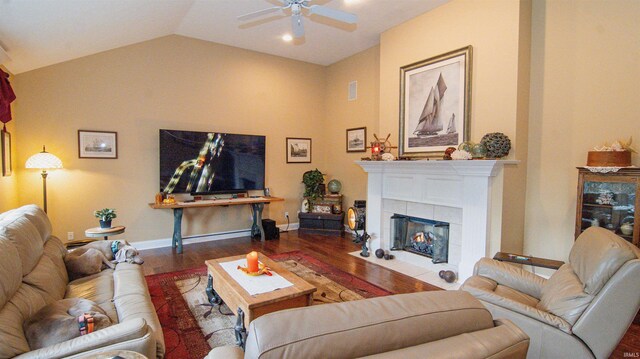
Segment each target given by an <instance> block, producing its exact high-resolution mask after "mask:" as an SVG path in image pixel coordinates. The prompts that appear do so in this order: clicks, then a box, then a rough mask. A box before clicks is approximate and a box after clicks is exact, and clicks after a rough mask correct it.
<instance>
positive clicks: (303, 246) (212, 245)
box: [141, 231, 640, 358]
mask: <svg viewBox="0 0 640 359" xmlns="http://www.w3.org/2000/svg"><path fill="white" fill-rule="evenodd" d="M351 239H352V238H351V236H349V235H346V236H345V237H344V238H341V237H336V236H320V235H308V234H304V235H298V232H297V231H290V232H282V233H280V239H279V240H272V241H266V242H263V243H261V242H260V241H256V240H251V238H249V237H244V238H234V239H226V240H220V241H213V242H205V243H197V244H188V245H185V246H184V253H183V254H176V253H175V250H173V249H171V248H160V249H149V250H145V251H141V256H142V258H143V259H144V260H145V263H144V265H143V269H144V272H145V275H150V274H157V273H165V272H173V271H179V270H182V269H188V268H196V267H203V266H204V261H205V260H207V259H213V258H221V257H228V256H234V255H240V254H244V253H248V252H250V251H252V250H255V251H259V252H262V253H264V254H266V255H267V256H268V255H271V254H277V253H284V252H290V251H295V250H299V251H303V252H304V253H306V254H309V255H311V256H313V257H315V258H317V259H320V260H321V261H323V262H325V263H327V264H331V265H333V266H335V267H337V268H339V269H341V270H343V271H345V272H348V273H351V274H353V275H355V276H357V277H360V278H362V279H364V280H366V281H368V282H371V283H373V284H376V285H378V286H380V287H382V288H384V289H386V290H389V291H391V292H394V293H410V292H418V291H426V290H438V288H436V287H434V286H432V285H430V284H427V283H424V282H421V281H419V280H417V279H414V278H412V277H409V276H406V275H404V274H400V273H398V272H394V271H392V270H389V269H386V268H383V267H380V266H378V265H375V264H373V263H369V262H366V261H364V260H361V259H360V258H357V257H354V256H352V255H349V252H353V251H356V250H360V246H359V245H357V244H354V243H353V242H352V241H351ZM639 355H640V322H638V321H637V320H636V322H635V323H634V324H632V325H631V327H630V328H629V330H628V331H627V333H626V335H625V336H624V338H623V339H622V341H621V342H620V344H619V345H618V347H617V348H616V350H615V351H614V353H613V355H612V356H611V358H630V357H632V358H637V357H638V356H639Z"/></svg>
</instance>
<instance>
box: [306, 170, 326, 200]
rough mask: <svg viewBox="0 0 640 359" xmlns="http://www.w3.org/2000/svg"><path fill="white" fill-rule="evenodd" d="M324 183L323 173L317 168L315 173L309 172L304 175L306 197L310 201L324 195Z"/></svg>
mask: <svg viewBox="0 0 640 359" xmlns="http://www.w3.org/2000/svg"><path fill="white" fill-rule="evenodd" d="M323 182H324V177H323V176H322V172H320V171H319V170H318V169H317V168H316V169H315V170H313V171H307V172H305V173H304V174H303V175H302V183H304V196H305V197H308V198H309V199H310V200H315V199H316V198H318V197H320V196H321V195H322V192H321V190H320V185H322V183H323Z"/></svg>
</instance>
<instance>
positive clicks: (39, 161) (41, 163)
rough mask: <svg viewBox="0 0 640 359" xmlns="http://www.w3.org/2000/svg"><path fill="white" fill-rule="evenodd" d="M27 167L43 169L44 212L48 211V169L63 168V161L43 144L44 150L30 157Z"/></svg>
mask: <svg viewBox="0 0 640 359" xmlns="http://www.w3.org/2000/svg"><path fill="white" fill-rule="evenodd" d="M25 167H27V168H36V169H39V170H42V173H41V174H42V193H43V195H44V212H45V213H46V212H47V175H48V173H47V170H48V169H55V168H62V161H60V159H59V158H58V157H56V156H55V155H52V154H51V153H49V152H47V151H46V150H45V148H44V145H43V146H42V152H40V153H36V154H35V155H33V156H31V157H29V159H28V160H27V163H26V165H25Z"/></svg>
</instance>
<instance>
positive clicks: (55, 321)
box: [23, 298, 111, 350]
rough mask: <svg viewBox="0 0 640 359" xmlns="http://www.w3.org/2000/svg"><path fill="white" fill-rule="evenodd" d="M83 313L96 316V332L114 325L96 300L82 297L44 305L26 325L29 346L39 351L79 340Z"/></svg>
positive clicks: (24, 325) (25, 331) (94, 327)
mask: <svg viewBox="0 0 640 359" xmlns="http://www.w3.org/2000/svg"><path fill="white" fill-rule="evenodd" d="M83 314H89V315H91V316H92V318H93V330H92V332H94V331H98V330H100V329H104V328H106V327H109V326H110V325H111V320H110V319H109V317H108V316H107V315H106V314H105V313H104V311H103V310H102V309H101V308H100V307H99V306H98V305H96V303H94V302H92V301H89V300H86V299H81V298H68V299H61V300H57V301H55V302H52V303H49V304H48V305H46V306H44V307H43V308H41V309H40V310H39V311H38V312H36V313H35V314H34V315H33V316H31V317H30V318H28V319H27V320H26V321H25V322H24V324H23V328H24V333H25V336H26V338H27V341H28V342H29V347H30V348H31V350H36V349H40V348H44V347H48V346H50V345H54V344H58V343H62V342H65V341H67V340H70V339H73V338H77V337H79V336H80V335H81V333H80V324H79V322H78V317H79V316H81V315H83ZM87 334H88V333H87Z"/></svg>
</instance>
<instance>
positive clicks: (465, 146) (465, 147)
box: [458, 141, 473, 153]
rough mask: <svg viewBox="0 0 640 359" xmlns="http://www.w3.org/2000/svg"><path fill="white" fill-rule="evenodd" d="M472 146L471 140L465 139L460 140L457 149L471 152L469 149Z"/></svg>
mask: <svg viewBox="0 0 640 359" xmlns="http://www.w3.org/2000/svg"><path fill="white" fill-rule="evenodd" d="M472 148H473V142H471V141H465V142H462V143H461V144H460V146H458V149H459V150H461V151H467V152H469V153H471V149H472Z"/></svg>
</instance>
